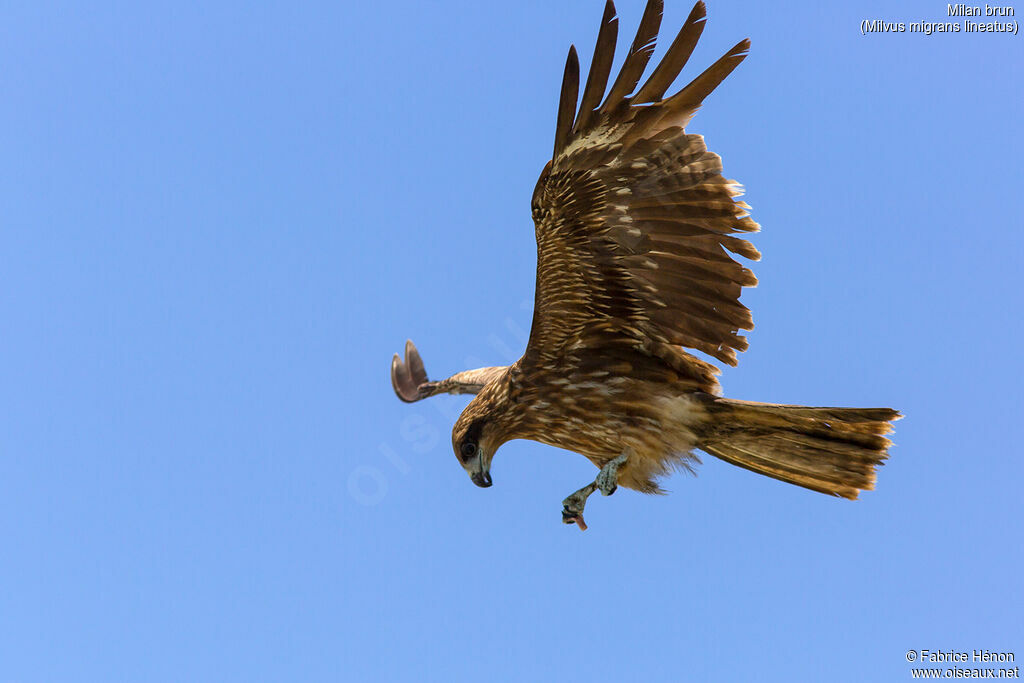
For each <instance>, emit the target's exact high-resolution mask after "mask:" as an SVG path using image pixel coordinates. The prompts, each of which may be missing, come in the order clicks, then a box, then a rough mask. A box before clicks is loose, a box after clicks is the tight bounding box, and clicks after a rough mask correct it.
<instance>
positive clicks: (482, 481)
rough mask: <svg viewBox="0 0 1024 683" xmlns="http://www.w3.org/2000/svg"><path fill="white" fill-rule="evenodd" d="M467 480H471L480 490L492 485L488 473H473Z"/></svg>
mask: <svg viewBox="0 0 1024 683" xmlns="http://www.w3.org/2000/svg"><path fill="white" fill-rule="evenodd" d="M469 478H470V479H472V480H473V483H474V484H476V485H477V486H479V487H480V488H482V489H485V488H487V487H488V486H490V485H491V483H492V482H491V473H490V472H474V473H473V474H471V475H470V477H469Z"/></svg>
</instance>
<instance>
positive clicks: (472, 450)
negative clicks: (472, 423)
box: [460, 441, 477, 458]
mask: <svg viewBox="0 0 1024 683" xmlns="http://www.w3.org/2000/svg"><path fill="white" fill-rule="evenodd" d="M476 449H477V445H476V444H475V443H473V442H472V441H467V442H465V443H464V444H462V448H461V449H460V450H461V451H462V457H463V458H472V457H473V456H474V455H476Z"/></svg>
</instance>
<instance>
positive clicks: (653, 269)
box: [523, 0, 760, 390]
mask: <svg viewBox="0 0 1024 683" xmlns="http://www.w3.org/2000/svg"><path fill="white" fill-rule="evenodd" d="M661 11H662V1H661V0H649V2H648V3H647V8H646V10H645V11H644V15H643V19H642V20H641V22H640V27H639V29H638V30H637V34H636V38H635V39H634V41H633V44H632V46H631V48H630V50H629V53H628V54H627V56H626V59H625V62H624V63H623V65H622V69H621V71H620V72H619V76H618V78H617V79H616V80H615V82H614V83H613V85H612V86H611V89H610V90H609V91H608V96H607V97H606V98H605V99H604V103H603V104H601V105H600V106H598V103H599V101H600V100H601V96H602V94H603V93H604V90H605V86H606V84H607V82H608V76H609V73H610V70H611V62H612V55H613V54H614V51H615V36H616V30H617V24H618V20H617V18H616V17H615V7H614V5H613V4H612V3H611V2H610V0H609V2H608V3H607V5H606V6H605V13H604V19H603V20H602V23H601V29H600V32H599V35H598V39H597V46H596V48H595V50H594V58H593V60H592V62H591V67H590V74H589V76H588V78H587V84H586V87H585V89H584V92H583V97H582V101H581V104H580V110H579V113H578V115H577V113H576V101H577V94H578V82H579V63H578V61H577V58H576V50H575V48H570V50H569V58H568V60H567V62H566V68H565V76H564V79H563V82H562V93H561V101H560V104H559V108H558V121H557V127H556V132H555V147H554V155H553V158H552V161H551V162H549V163H548V165H547V166H546V167H545V169H544V171H543V172H542V173H541V176H540V179H539V180H538V181H537V187H536V189H535V191H534V195H533V203H532V208H533V219H534V223H535V224H536V230H537V292H536V301H535V308H534V317H533V327H532V329H531V332H530V341H529V344H528V346H527V352H526V354H525V356H524V358H523V363H524V370H525V369H527V368H528V367H529V366H530V365H531V364H536V365H534V367H538V366H541V365H550V364H551V363H557V359H558V358H560V357H563V356H564V354H565V353H566V352H567V351H568V350H570V349H586V348H593V349H595V350H596V348H606V347H609V345H611V346H621V345H622V344H632V345H633V346H634V347H635V348H642V349H643V350H644V351H646V352H647V353H649V354H651V355H655V356H659V357H661V358H662V359H664V360H666V361H668V362H669V363H670V365H673V366H675V368H676V370H677V371H680V372H681V373H683V374H684V375H686V376H688V377H690V378H691V379H692V380H694V381H695V382H696V384H697V386H699V387H702V388H704V389H705V390H713V389H714V388H715V386H716V384H717V383H716V382H715V379H714V375H715V374H717V372H718V370H717V368H715V367H714V366H712V365H710V364H708V363H705V362H703V361H701V360H699V359H697V358H696V357H695V356H693V355H691V354H688V353H685V352H684V351H682V350H681V349H679V348H678V347H680V346H685V347H689V348H692V349H697V350H699V351H702V352H704V353H706V354H708V355H710V356H712V357H714V358H716V359H718V360H720V361H722V362H724V363H728V364H730V365H735V364H736V351H743V350H744V349H746V348H747V342H746V339H745V338H744V337H743V336H741V335H740V334H739V332H740V330H749V329H752V328H753V320H752V319H751V316H750V311H749V310H747V308H746V307H745V306H743V304H741V303H740V302H739V297H740V293H741V290H742V288H743V287H745V286H752V285H754V284H756V283H757V280H756V278H755V277H754V275H753V273H752V272H751V271H750V270H749V269H747V268H745V267H743V266H742V265H740V264H739V263H737V262H736V261H735V260H733V258H732V257H731V256H730V254H729V252H732V253H735V254H739V255H742V256H744V257H746V258H749V259H753V260H757V259H758V258H760V254H759V253H758V252H757V250H756V249H755V248H754V247H753V246H752V245H751V244H750V243H748V242H746V241H744V240H741V239H739V238H737V237H733V236H732V234H734V233H741V232H753V231H756V230H757V229H758V225H757V223H755V222H754V221H752V220H751V219H750V218H748V217H747V210H748V209H749V208H750V207H749V206H747V205H746V204H745V203H744V202H741V201H738V200H736V197H737V196H739V195H740V194H741V188H740V186H739V184H737V183H736V182H735V181H732V180H727V179H725V178H724V177H723V176H722V162H721V159H720V158H719V157H718V155H716V154H714V153H712V152H709V151H708V150H707V148H706V147H705V145H704V139H703V138H702V137H701V136H699V135H692V134H688V133H686V132H685V130H684V126H685V125H686V124H687V123H688V122H689V120H690V119H691V118H692V117H693V115H694V113H695V112H696V110H697V109H698V108H699V107H700V105H701V103H702V102H703V100H704V98H705V97H706V96H707V95H708V94H709V93H710V92H711V91H712V90H714V89H715V87H716V86H717V85H718V84H719V83H720V82H721V81H722V80H723V79H724V78H725V77H726V76H728V75H729V73H730V72H731V71H732V70H733V69H734V68H736V66H737V65H738V64H739V63H740V62H741V61H743V58H744V57H745V56H746V53H747V50H748V49H749V47H750V43H749V41H747V40H744V41H742V42H740V43H739V44H738V45H736V46H735V47H734V48H733V49H731V50H730V51H729V52H727V53H726V54H725V55H724V56H723V57H722V58H721V59H719V60H718V61H717V62H715V63H714V64H713V65H712V66H711V67H710V68H708V69H707V70H706V71H704V73H702V74H701V75H699V76H698V77H697V78H695V79H694V80H693V81H691V82H690V84H689V85H687V86H686V87H684V88H683V89H682V90H680V91H679V92H677V93H675V94H674V95H672V96H670V97H664V93H665V91H666V90H667V89H668V87H669V86H670V85H671V84H672V82H673V81H674V80H675V78H676V76H677V75H678V73H679V71H680V69H681V68H682V67H683V65H684V64H685V63H686V61H687V59H688V58H689V56H690V54H691V52H692V51H693V48H694V46H695V45H696V43H697V39H698V38H699V37H700V34H701V31H702V30H703V27H704V18H705V7H704V3H703V2H698V3H697V5H696V6H695V7H694V8H693V11H692V12H690V16H689V17H688V18H687V20H686V23H685V24H684V26H683V27H682V29H681V30H680V31H679V34H678V36H677V37H676V39H675V41H674V42H673V43H672V46H671V47H670V48H669V50H668V52H667V53H666V55H665V57H664V58H663V59H662V61H661V63H660V64H659V65H658V66H657V68H655V69H654V71H653V73H652V74H651V76H650V78H649V79H648V80H647V81H646V83H644V85H643V86H642V87H641V88H640V89H639V90H637V91H636V93H635V94H633V95H632V96H630V93H632V92H633V91H634V89H636V86H637V84H638V83H639V81H640V77H641V76H642V74H643V72H644V69H645V68H646V66H647V62H648V60H649V59H650V56H651V54H652V53H653V52H654V43H655V37H656V35H657V32H658V26H659V24H660V23H661Z"/></svg>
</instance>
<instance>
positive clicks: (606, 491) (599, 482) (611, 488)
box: [562, 453, 628, 531]
mask: <svg viewBox="0 0 1024 683" xmlns="http://www.w3.org/2000/svg"><path fill="white" fill-rule="evenodd" d="M627 457H628V456H627V455H626V454H625V453H623V454H622V455H620V456H618V457H617V458H613V459H611V460H609V461H608V462H606V463H605V465H604V467H602V468H601V471H600V472H598V473H597V478H596V479H594V481H592V482H590V483H589V484H587V485H586V486H584V487H583V488H581V489H580V490H579V491H576V492H575V493H573V494H572V495H571V496H569V497H568V498H566V499H565V500H563V501H562V522H563V523H565V524H575V525H576V526H578V527H579V528H580V531H586V530H587V523H586V522H584V521H583V508H584V507H585V506H586V504H587V498H589V497H590V494H591V493H593V492H594V491H600V492H601V495H602V496H610V495H612V494H613V493H615V489H617V488H619V484H618V478H619V468H620V467H622V465H623V463H625V462H626V459H627Z"/></svg>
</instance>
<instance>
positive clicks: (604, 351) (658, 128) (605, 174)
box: [391, 0, 900, 529]
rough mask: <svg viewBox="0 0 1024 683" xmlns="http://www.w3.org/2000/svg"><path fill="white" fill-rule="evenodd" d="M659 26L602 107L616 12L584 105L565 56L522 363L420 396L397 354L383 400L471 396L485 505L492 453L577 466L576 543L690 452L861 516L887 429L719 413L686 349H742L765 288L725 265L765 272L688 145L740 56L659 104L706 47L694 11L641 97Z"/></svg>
mask: <svg viewBox="0 0 1024 683" xmlns="http://www.w3.org/2000/svg"><path fill="white" fill-rule="evenodd" d="M661 15H662V0H649V2H648V3H647V6H646V9H645V10H644V14H643V18H642V19H641V21H640V26H639V28H638V29H637V33H636V37H635V38H634V39H633V43H632V45H631V46H630V48H629V52H628V53H627V55H626V58H625V61H624V62H623V64H622V67H621V69H620V70H619V74H618V76H617V77H616V78H615V80H614V82H613V83H612V85H611V87H610V88H609V89H607V95H605V91H606V88H607V85H608V81H609V77H610V75H611V68H612V59H613V56H614V54H615V42H616V34H617V32H618V19H617V17H616V13H615V6H614V5H613V4H612V2H611V1H610V0H608V2H607V3H606V5H605V10H604V16H603V18H602V20H601V26H600V30H599V32H598V37H597V45H596V47H595V49H594V56H593V59H592V60H591V63H590V72H589V75H588V76H587V81H586V85H585V86H584V88H583V95H582V98H580V97H579V75H580V73H579V72H580V68H579V61H578V59H577V56H576V49H575V47H570V49H569V56H568V59H567V61H566V64H565V73H564V76H563V80H562V88H561V97H560V101H559V105H558V115H557V120H556V126H555V144H554V152H553V154H552V157H551V160H550V161H549V162H547V165H546V166H544V170H543V171H541V174H540V178H539V179H538V180H537V185H536V188H535V189H534V192H533V200H532V210H533V222H534V226H535V228H536V234H537V285H536V294H535V301H534V311H533V324H532V327H531V330H530V338H529V341H528V342H527V345H526V351H525V352H524V353H523V356H522V358H520V359H519V360H518V361H516V362H515V363H513V364H512V365H510V366H507V367H489V368H480V369H476V370H467V371H464V372H460V373H458V374H455V375H452V376H451V377H449V378H448V379H445V380H441V381H430V380H428V379H427V374H426V371H425V370H424V366H423V361H422V359H421V358H420V355H419V353H418V351H417V350H416V347H415V346H414V345H413V343H412V342H411V341H409V342H407V343H406V346H405V357H404V359H402V358H399V356H398V354H395V357H394V359H393V361H392V364H391V381H392V385H393V386H394V389H395V393H397V394H398V397H399V398H400V399H402V400H403V401H407V402H412V401H418V400H420V399H423V398H427V397H428V396H434V395H437V394H441V393H449V394H466V393H468V394H476V396H475V398H474V399H473V400H472V401H471V402H470V403H469V405H468V406H467V407H466V409H465V410H464V411H463V412H462V415H461V416H460V417H459V419H458V421H457V422H456V423H455V427H454V429H453V430H452V446H453V447H454V449H455V455H456V457H457V458H458V461H459V464H461V465H462V467H463V468H464V469H465V470H466V472H467V473H468V474H469V476H470V478H471V479H472V481H473V483H474V484H476V485H477V486H482V487H487V486H490V485H491V475H490V467H491V460H492V459H493V457H494V453H495V451H497V450H498V448H499V447H500V446H501V445H502V444H504V443H505V442H506V441H509V440H511V439H530V440H533V441H538V442H540V443H543V444H548V445H551V446H557V447H560V448H565V449H568V450H571V451H575V452H577V453H580V454H582V455H584V456H585V457H586V458H587V459H589V460H590V461H591V462H592V463H594V465H596V466H597V467H598V468H599V470H600V471H599V472H598V474H597V477H596V478H595V479H594V481H592V482H590V483H588V484H587V485H586V486H584V487H582V488H581V489H579V490H578V491H576V492H575V493H572V494H571V495H569V496H568V497H567V498H566V499H565V500H564V501H563V502H562V520H563V521H564V522H565V523H566V524H573V523H575V524H577V525H578V526H579V527H580V528H581V529H586V528H587V527H586V523H585V522H584V520H583V510H584V505H585V504H586V502H587V498H588V497H589V496H590V494H592V493H593V492H594V491H600V492H601V493H602V494H604V495H611V494H612V493H614V492H615V490H616V488H617V487H618V486H620V485H621V486H624V487H626V488H629V489H634V490H636V491H641V492H644V493H661V492H662V490H661V488H660V487H659V486H658V483H657V482H658V480H659V478H661V477H662V476H664V475H667V474H668V473H670V472H671V471H672V470H675V469H683V470H690V471H692V467H693V465H694V464H696V463H698V462H699V459H698V457H697V456H696V455H695V454H694V453H693V451H694V449H699V450H701V451H704V452H705V453H709V454H711V455H713V456H715V457H718V458H721V459H722V460H725V461H726V462H730V463H732V464H734V465H738V466H740V467H743V468H746V469H748V470H752V471H754V472H758V473H760V474H764V475H766V476H769V477H773V478H775V479H779V480H782V481H785V482H789V483H791V484H796V485H797V486H803V487H805V488H808V489H811V490H814V491H820V492H821V493H827V494H830V495H834V496H842V497H844V498H849V499H855V498H856V497H857V494H858V493H859V492H860V491H862V490H868V489H871V488H873V487H874V483H875V467H876V466H877V465H879V464H881V463H882V461H883V460H885V458H886V457H887V449H888V447H889V446H890V442H889V440H888V439H886V438H885V436H884V434H886V433H888V432H889V431H890V430H891V425H890V422H892V421H893V420H895V419H897V418H899V417H900V414H899V413H898V412H896V411H895V410H892V409H890V408H816V407H806V406H795V405H778V404H772V403H753V402H748V401H737V400H731V399H727V398H723V397H721V396H720V395H719V393H720V391H719V386H718V382H717V380H716V379H715V377H716V375H717V374H718V372H719V370H718V368H717V367H716V366H714V365H712V364H711V363H708V362H706V361H704V360H702V359H700V358H698V357H697V356H695V355H693V354H692V353H689V352H687V351H686V350H685V349H686V348H689V349H693V350H696V351H700V352H702V353H704V354H706V355H708V356H710V357H712V358H715V359H717V360H718V361H720V362H722V363H726V364H728V365H736V352H737V351H743V350H745V349H746V348H747V341H746V338H745V337H743V336H741V335H740V332H741V331H742V330H750V329H753V320H752V319H751V316H750V311H749V310H748V309H747V308H746V307H745V306H744V305H743V304H741V303H740V301H739V299H740V293H741V291H742V289H743V287H751V286H754V285H755V284H756V283H757V280H756V278H755V277H754V275H753V273H752V272H751V271H750V270H749V269H748V268H746V267H745V266H743V265H741V264H740V263H738V262H737V261H736V260H734V258H733V257H732V256H731V254H735V255H738V256H741V257H743V258H746V259H750V260H754V261H756V260H758V259H759V258H760V253H759V252H758V251H757V249H755V248H754V247H753V246H752V245H751V244H750V243H749V242H747V241H746V240H744V239H741V238H740V237H736V236H735V235H737V234H742V233H750V232H755V231H757V230H758V229H759V226H758V224H757V223H755V222H754V221H753V220H751V219H750V218H749V216H748V210H749V209H750V207H749V206H748V205H747V204H746V203H744V202H742V201H740V200H738V199H737V197H738V196H739V195H740V194H741V187H740V185H739V184H738V183H736V182H735V181H733V180H727V179H726V178H725V177H724V176H723V175H722V160H721V158H720V157H719V156H718V155H717V154H714V153H713V152H710V151H708V149H707V147H706V146H705V144H704V138H703V137H702V136H700V135H695V134H693V133H688V132H687V131H686V126H687V125H688V124H689V122H690V119H691V118H693V115H694V114H695V113H696V111H697V109H698V108H699V107H700V106H701V103H702V102H703V101H704V98H705V97H707V96H708V95H709V94H710V93H711V92H712V91H713V90H714V89H715V88H716V87H717V86H718V85H719V84H720V83H721V82H722V80H723V79H725V77H726V76H728V75H729V74H730V73H731V72H732V70H733V69H735V68H736V67H737V66H738V65H739V63H740V62H742V61H743V59H744V57H746V55H747V52H748V50H749V48H750V41H749V40H743V41H740V43H738V44H737V45H736V46H735V47H733V48H732V49H731V50H729V51H728V52H727V53H725V55H723V56H722V57H721V58H720V59H719V60H718V61H716V62H715V63H714V64H712V65H711V66H710V67H709V68H707V69H706V70H705V71H704V72H703V73H701V74H700V75H699V76H697V77H696V78H694V79H693V80H692V81H690V83H689V84H688V85H686V86H685V87H683V88H682V89H681V90H679V91H678V92H675V93H674V94H672V95H669V96H666V94H665V93H666V91H668V89H669V87H670V86H671V85H672V83H673V81H675V79H676V76H677V75H678V74H679V72H680V70H681V69H682V68H683V66H684V65H685V64H686V62H687V60H688V59H689V57H690V54H691V53H692V52H693V49H694V46H695V45H696V44H697V40H698V38H699V37H700V35H701V32H702V31H703V29H704V22H705V16H706V15H705V6H704V3H703V2H698V3H697V4H696V6H694V8H693V10H692V11H691V12H690V15H689V17H688V18H687V19H686V22H685V23H684V24H683V27H682V29H681V30H680V31H679V33H678V35H677V36H676V38H675V40H674V41H673V42H672V45H671V46H670V47H669V48H668V51H667V52H666V53H665V56H664V57H663V58H662V60H661V62H660V63H659V64H658V65H657V67H655V69H654V70H653V72H652V73H651V75H650V77H649V78H647V80H646V81H645V82H644V83H643V85H641V86H640V87H639V88H638V87H637V86H638V84H639V83H640V79H641V77H642V76H643V74H644V71H645V69H646V67H647V63H648V60H650V58H651V55H652V54H653V52H654V47H655V38H656V36H657V34H658V28H659V26H660V24H661ZM577 102H578V103H579V106H578V107H577Z"/></svg>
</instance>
